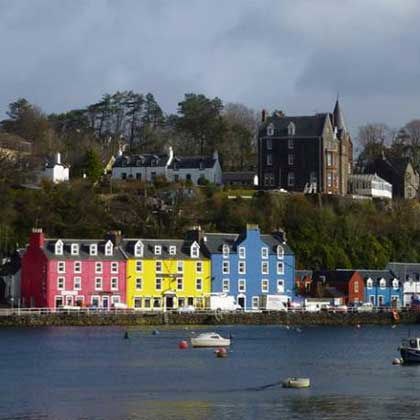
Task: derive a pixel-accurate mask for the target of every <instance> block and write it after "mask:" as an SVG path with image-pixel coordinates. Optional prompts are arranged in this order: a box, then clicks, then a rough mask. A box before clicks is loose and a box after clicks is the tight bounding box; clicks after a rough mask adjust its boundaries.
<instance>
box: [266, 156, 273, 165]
mask: <svg viewBox="0 0 420 420" xmlns="http://www.w3.org/2000/svg"><path fill="white" fill-rule="evenodd" d="M272 164H273V155H272V154H271V153H267V166H272Z"/></svg>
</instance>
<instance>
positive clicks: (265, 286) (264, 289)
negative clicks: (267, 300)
mask: <svg viewBox="0 0 420 420" xmlns="http://www.w3.org/2000/svg"><path fill="white" fill-rule="evenodd" d="M269 291H270V282H269V281H268V279H262V280H261V292H262V293H268V292H269Z"/></svg>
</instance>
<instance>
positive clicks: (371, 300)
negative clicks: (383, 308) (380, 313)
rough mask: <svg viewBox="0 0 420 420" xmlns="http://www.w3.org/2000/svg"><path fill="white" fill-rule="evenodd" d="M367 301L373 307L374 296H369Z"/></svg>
mask: <svg viewBox="0 0 420 420" xmlns="http://www.w3.org/2000/svg"><path fill="white" fill-rule="evenodd" d="M369 301H370V303H371V304H372V305H375V296H374V295H370V296H369Z"/></svg>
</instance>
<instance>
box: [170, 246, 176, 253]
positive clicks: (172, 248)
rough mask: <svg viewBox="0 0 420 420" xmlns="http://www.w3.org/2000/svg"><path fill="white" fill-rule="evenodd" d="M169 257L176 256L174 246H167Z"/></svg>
mask: <svg viewBox="0 0 420 420" xmlns="http://www.w3.org/2000/svg"><path fill="white" fill-rule="evenodd" d="M169 255H176V246H175V245H170V246H169Z"/></svg>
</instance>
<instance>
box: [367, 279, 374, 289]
mask: <svg viewBox="0 0 420 420" xmlns="http://www.w3.org/2000/svg"><path fill="white" fill-rule="evenodd" d="M372 287H373V280H372V279H371V278H368V279H367V280H366V288H367V289H372Z"/></svg>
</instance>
